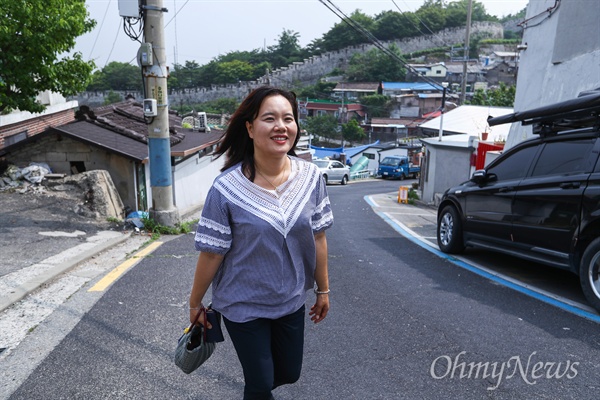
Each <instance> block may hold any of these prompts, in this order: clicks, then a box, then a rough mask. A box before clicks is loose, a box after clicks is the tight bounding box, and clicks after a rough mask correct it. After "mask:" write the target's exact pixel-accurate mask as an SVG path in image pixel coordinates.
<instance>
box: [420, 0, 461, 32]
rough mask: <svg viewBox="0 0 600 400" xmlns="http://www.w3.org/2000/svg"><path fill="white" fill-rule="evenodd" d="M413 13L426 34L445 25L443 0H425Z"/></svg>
mask: <svg viewBox="0 0 600 400" xmlns="http://www.w3.org/2000/svg"><path fill="white" fill-rule="evenodd" d="M415 14H416V15H417V17H418V18H419V20H420V25H421V27H420V28H421V30H423V32H425V33H426V34H427V33H430V32H437V31H440V30H442V29H444V27H445V26H446V12H445V10H444V2H443V0H426V1H425V3H423V5H422V6H421V7H420V8H419V9H418V10H417V11H415ZM465 23H466V20H465Z"/></svg>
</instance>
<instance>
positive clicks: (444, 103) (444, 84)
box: [438, 82, 448, 142]
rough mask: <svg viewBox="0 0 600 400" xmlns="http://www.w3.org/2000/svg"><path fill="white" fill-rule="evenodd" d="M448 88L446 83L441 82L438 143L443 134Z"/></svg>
mask: <svg viewBox="0 0 600 400" xmlns="http://www.w3.org/2000/svg"><path fill="white" fill-rule="evenodd" d="M447 87H448V82H442V88H443V91H442V107H440V111H441V113H440V134H439V138H438V139H439V141H440V142H441V141H442V135H443V134H444V107H445V106H446V88H447Z"/></svg>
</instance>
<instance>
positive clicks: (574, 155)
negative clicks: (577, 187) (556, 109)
mask: <svg viewBox="0 0 600 400" xmlns="http://www.w3.org/2000/svg"><path fill="white" fill-rule="evenodd" d="M594 142H595V139H582V140H573V141H560V142H549V143H547V144H546V146H544V148H543V149H542V153H541V154H540V157H539V159H538V162H537V163H536V165H535V168H534V169H533V173H532V176H544V175H573V174H579V173H582V172H586V171H585V166H586V161H587V159H588V157H589V155H590V152H591V151H592V149H593V148H594Z"/></svg>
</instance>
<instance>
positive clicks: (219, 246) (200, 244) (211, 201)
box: [194, 186, 231, 255]
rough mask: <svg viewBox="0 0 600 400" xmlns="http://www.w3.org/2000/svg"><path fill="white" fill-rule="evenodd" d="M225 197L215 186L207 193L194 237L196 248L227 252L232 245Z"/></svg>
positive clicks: (220, 252) (209, 251) (217, 252)
mask: <svg viewBox="0 0 600 400" xmlns="http://www.w3.org/2000/svg"><path fill="white" fill-rule="evenodd" d="M224 200H225V199H224V198H223V196H222V195H221V193H219V191H218V190H217V189H216V188H215V187H214V186H213V187H211V188H210V190H209V191H208V194H207V195H206V201H205V203H204V207H203V208H202V214H201V216H200V220H199V221H198V228H197V229H196V236H195V238H194V241H195V246H196V250H198V251H204V252H207V253H216V254H221V255H223V254H225V253H227V252H228V251H229V248H230V247H231V226H230V224H229V212H228V207H227V205H226V203H225V201H224Z"/></svg>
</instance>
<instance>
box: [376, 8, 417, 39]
mask: <svg viewBox="0 0 600 400" xmlns="http://www.w3.org/2000/svg"><path fill="white" fill-rule="evenodd" d="M405 14H406V13H405ZM407 18H410V17H407V16H405V15H404V14H400V13H399V12H395V11H384V12H382V13H381V14H379V15H377V16H376V17H375V29H374V31H373V35H374V36H375V37H376V38H377V39H379V40H394V39H400V38H404V37H409V36H412V35H413V34H414V33H415V32H416V28H415V25H412V24H411V23H408V24H407ZM409 22H410V21H409ZM408 28H412V30H409V29H408Z"/></svg>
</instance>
